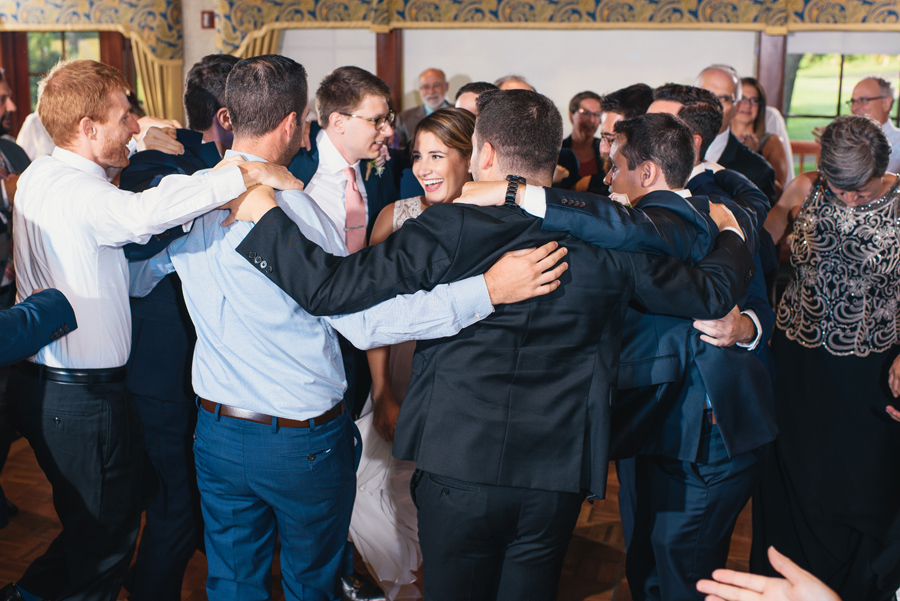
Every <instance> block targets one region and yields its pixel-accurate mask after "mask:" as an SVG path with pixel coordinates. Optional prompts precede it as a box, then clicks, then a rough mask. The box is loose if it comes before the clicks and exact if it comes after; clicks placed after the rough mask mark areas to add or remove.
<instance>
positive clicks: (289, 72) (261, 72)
mask: <svg viewBox="0 0 900 601" xmlns="http://www.w3.org/2000/svg"><path fill="white" fill-rule="evenodd" d="M307 94H308V89H307V87H306V69H304V68H303V65H301V64H300V63H298V62H296V61H294V60H293V59H290V58H288V57H286V56H281V55H278V54H264V55H262V56H254V57H252V58H245V59H244V60H242V61H240V62H239V63H237V64H236V65H235V66H234V67H233V68H232V69H231V73H230V74H229V75H228V82H227V84H226V87H225V106H227V107H228V114H229V116H230V117H231V125H232V127H233V129H234V135H235V136H241V137H250V138H256V137H259V136H262V135H265V134H267V133H269V132H270V131H273V130H274V129H275V128H276V127H278V124H279V123H281V122H282V121H283V120H284V118H285V117H287V116H288V115H290V114H291V113H296V115H297V121H298V122H299V121H300V119H302V118H303V111H304V109H306V97H307Z"/></svg>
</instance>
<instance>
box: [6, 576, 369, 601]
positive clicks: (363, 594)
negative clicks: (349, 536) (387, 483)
mask: <svg viewBox="0 0 900 601" xmlns="http://www.w3.org/2000/svg"><path fill="white" fill-rule="evenodd" d="M341 586H343V587H344V594H343V596H342V597H341V599H342V601H385V596H384V592H382V590H381V589H380V588H378V587H377V586H375V585H374V584H372V583H371V582H369V581H368V580H366V579H365V578H363V577H362V576H361V575H359V574H355V573H354V574H353V575H351V576H348V577H346V578H341ZM0 601H5V600H4V599H3V598H2V597H0Z"/></svg>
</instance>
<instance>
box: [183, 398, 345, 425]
mask: <svg viewBox="0 0 900 601" xmlns="http://www.w3.org/2000/svg"><path fill="white" fill-rule="evenodd" d="M200 406H201V407H203V408H204V409H206V410H207V411H209V412H210V413H213V414H215V413H216V408H218V411H219V415H224V416H225V417H232V418H234V419H241V420H244V421H245V422H253V423H256V424H265V425H267V426H270V425H272V424H273V423H274V424H275V425H276V426H278V427H279V428H309V426H310V422H315V425H317V426H324V425H325V424H327V423H328V422H330V421H332V420H334V419H336V418H337V417H338V416H339V415H340V414H341V413H343V412H344V404H343V403H338V404H337V405H335V406H334V407H332V408H331V409H329V410H328V411H326V412H325V413H323V414H322V415H319V416H318V417H314V418H312V419H302V420H300V419H288V418H286V417H273V416H271V415H266V414H265V413H257V412H256V411H247V410H246V409H239V408H237V407H232V406H231V405H220V404H219V403H213V402H212V401H208V400H206V399H203V398H201V399H200Z"/></svg>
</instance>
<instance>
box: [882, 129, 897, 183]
mask: <svg viewBox="0 0 900 601" xmlns="http://www.w3.org/2000/svg"><path fill="white" fill-rule="evenodd" d="M881 129H883V130H884V135H886V136H887V139H888V142H889V143H890V144H891V158H890V159H888V166H887V170H888V171H889V172H891V173H900V129H897V126H896V125H894V122H893V121H891V120H890V119H888V120H887V121H885V122H884V124H882V126H881Z"/></svg>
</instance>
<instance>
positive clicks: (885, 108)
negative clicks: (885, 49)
mask: <svg viewBox="0 0 900 601" xmlns="http://www.w3.org/2000/svg"><path fill="white" fill-rule="evenodd" d="M893 106H894V86H892V85H891V82H889V81H888V80H886V79H884V78H882V77H877V76H874V75H873V76H870V77H866V78H865V79H863V80H862V81H860V82H859V83H858V84H856V87H855V88H853V95H852V96H851V97H850V112H852V113H853V114H854V115H862V116H864V117H869V118H870V119H874V120H875V121H877V122H878V124H879V125H881V129H883V130H884V135H886V136H887V139H888V142H889V143H890V145H891V157H890V159H889V160H888V166H887V170H888V172H890V173H897V172H898V171H900V129H898V128H897V126H896V125H894V124H893V123H892V122H891V119H890V114H891V107H893Z"/></svg>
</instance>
